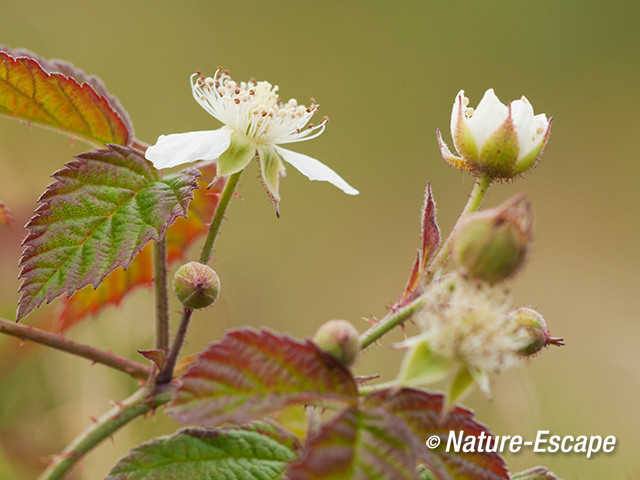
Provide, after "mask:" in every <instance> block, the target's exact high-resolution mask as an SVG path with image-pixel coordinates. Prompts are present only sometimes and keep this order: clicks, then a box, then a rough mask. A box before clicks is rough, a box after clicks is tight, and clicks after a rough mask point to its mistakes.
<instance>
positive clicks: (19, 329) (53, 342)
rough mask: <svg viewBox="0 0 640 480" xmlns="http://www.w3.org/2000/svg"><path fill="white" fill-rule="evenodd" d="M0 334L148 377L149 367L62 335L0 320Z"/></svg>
mask: <svg viewBox="0 0 640 480" xmlns="http://www.w3.org/2000/svg"><path fill="white" fill-rule="evenodd" d="M0 332H1V333H6V334H7V335H11V336H13V337H17V338H20V339H22V340H29V341H31V342H36V343H39V344H41V345H46V346H47V347H51V348H55V349H56V350H61V351H63V352H67V353H71V354H73V355H77V356H79V357H83V358H86V359H88V360H91V361H92V362H95V363H101V364H103V365H107V366H108V367H111V368H115V369H116V370H120V371H122V372H125V373H128V374H129V375H131V376H132V377H133V378H147V377H148V376H149V371H150V369H149V367H147V366H146V365H142V364H141V363H138V362H135V361H133V360H130V359H128V358H124V357H120V356H118V355H115V354H113V353H111V352H105V351H104V350H100V349H99V348H96V347H92V346H91V345H84V344H82V343H77V342H74V341H73V340H70V339H68V338H65V337H63V336H62V335H56V334H54V333H50V332H47V331H44V330H40V329H39V328H35V327H31V326H25V325H21V324H19V323H15V322H11V321H9V320H5V319H4V318H0Z"/></svg>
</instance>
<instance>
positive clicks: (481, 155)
mask: <svg viewBox="0 0 640 480" xmlns="http://www.w3.org/2000/svg"><path fill="white" fill-rule="evenodd" d="M468 105H469V99H468V98H467V97H465V95H464V90H461V91H460V93H458V95H457V96H456V100H455V102H454V104H453V111H452V112H451V136H452V137H453V144H454V146H455V147H456V150H457V153H458V155H454V154H453V153H451V151H450V150H449V148H448V147H447V145H446V144H445V143H444V141H443V140H442V136H441V135H440V131H438V143H439V144H440V152H441V153H442V157H443V158H444V159H445V160H446V161H447V162H448V163H449V164H450V165H452V166H454V167H456V168H459V169H461V170H471V171H473V172H474V173H475V174H476V175H486V176H489V177H491V178H513V177H515V176H517V175H520V174H521V173H523V172H525V171H526V170H528V169H529V168H530V167H531V166H532V165H534V164H535V163H536V162H537V161H538V159H539V158H540V156H541V155H542V151H543V150H544V147H545V145H546V143H547V139H548V138H549V130H550V128H551V119H549V120H547V117H546V115H545V114H544V113H541V114H538V115H534V113H533V107H532V106H531V104H530V103H529V101H528V100H527V99H526V98H525V97H522V98H520V99H519V100H514V101H513V102H509V105H504V104H503V103H502V102H501V101H500V100H499V99H498V97H496V94H495V93H494V92H493V89H489V90H487V91H486V92H485V94H484V97H482V101H481V102H480V103H479V104H478V106H477V108H476V109H475V110H474V109H473V108H469V107H468Z"/></svg>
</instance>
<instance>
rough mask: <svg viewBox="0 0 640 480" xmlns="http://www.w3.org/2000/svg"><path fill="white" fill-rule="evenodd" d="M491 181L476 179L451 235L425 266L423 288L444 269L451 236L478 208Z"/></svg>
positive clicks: (488, 177)
mask: <svg viewBox="0 0 640 480" xmlns="http://www.w3.org/2000/svg"><path fill="white" fill-rule="evenodd" d="M492 180H493V179H492V178H491V177H490V176H488V175H487V176H483V177H480V178H478V179H477V180H476V182H475V183H474V184H473V189H472V190H471V194H469V200H467V204H466V205H465V207H464V210H463V211H462V213H461V214H460V216H459V217H458V220H457V221H456V224H455V225H454V227H453V229H452V230H451V233H449V236H448V237H447V239H446V240H445V242H444V243H443V244H442V247H440V251H439V252H438V255H436V257H435V258H434V259H433V260H432V261H431V263H429V265H427V268H426V273H425V275H424V277H423V278H422V285H423V286H426V285H427V284H428V283H429V282H430V281H431V279H433V276H434V275H435V273H436V272H437V271H438V270H440V269H441V268H442V267H444V265H445V264H446V263H447V260H448V259H449V254H450V253H451V244H452V242H453V236H454V234H455V232H456V230H457V229H458V227H459V226H460V223H461V221H462V219H463V218H464V217H466V216H467V215H469V214H470V213H473V212H476V211H477V210H478V208H480V203H482V199H483V198H484V196H485V194H486V193H487V190H488V189H489V186H490V185H491V181H492Z"/></svg>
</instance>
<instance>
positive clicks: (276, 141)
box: [145, 67, 358, 204]
mask: <svg viewBox="0 0 640 480" xmlns="http://www.w3.org/2000/svg"><path fill="white" fill-rule="evenodd" d="M191 89H192V92H193V98H194V99H195V100H196V101H197V102H198V103H199V104H200V106H201V107H202V108H204V109H205V110H206V111H207V112H208V113H209V114H211V115H212V116H213V117H215V118H216V119H217V120H219V121H220V122H222V123H223V124H224V126H223V127H221V128H219V129H217V130H207V131H199V132H187V133H175V134H171V135H161V136H160V137H159V138H158V141H157V143H156V144H155V145H153V146H151V147H149V148H148V149H147V152H146V154H145V156H146V158H147V159H148V160H150V161H151V162H152V163H153V165H154V166H155V167H156V168H159V169H161V168H170V167H175V166H177V165H181V164H184V163H189V162H193V161H196V160H215V159H218V161H217V172H218V175H220V176H227V175H231V174H233V173H236V172H239V171H240V170H242V169H244V168H245V167H246V166H247V165H248V164H249V162H250V161H251V160H252V159H253V158H254V157H256V156H257V157H258V158H259V161H260V166H261V174H262V178H263V180H264V183H265V186H266V187H267V190H268V192H269V194H270V195H271V197H272V199H273V200H274V202H275V203H276V204H277V202H278V201H279V194H278V184H279V179H280V177H282V176H284V173H285V168H284V165H283V163H282V160H284V161H286V162H287V163H289V164H290V165H293V166H294V167H295V168H296V169H298V170H299V171H300V172H302V173H303V174H304V175H306V176H307V177H309V179H311V180H321V181H325V182H329V183H331V184H332V185H335V186H336V187H338V188H340V189H341V190H342V191H344V192H345V193H347V194H349V195H357V194H358V191H357V190H356V189H354V188H353V187H352V186H351V185H349V184H348V183H347V182H345V181H344V180H343V179H342V177H340V176H339V175H338V174H337V173H335V172H334V171H333V170H331V169H330V168H329V167H327V166H326V165H324V164H323V163H321V162H319V161H318V160H316V159H314V158H312V157H309V156H307V155H303V154H301V153H297V152H293V151H291V150H287V149H284V148H282V147H280V146H279V145H283V144H287V143H294V142H301V141H305V140H310V139H312V138H315V137H317V136H319V135H320V134H321V133H322V132H323V131H324V128H325V126H326V123H327V120H328V119H327V118H326V117H325V118H324V119H323V120H322V122H320V123H319V124H318V125H313V124H311V125H307V124H308V122H309V121H310V119H311V117H312V116H313V114H314V113H315V112H316V110H318V107H319V105H317V104H316V103H314V102H313V101H312V103H311V105H310V106H309V107H305V106H304V105H299V104H298V102H297V101H296V100H295V99H291V100H289V101H288V102H286V103H283V102H282V100H281V99H280V97H279V96H278V87H277V86H272V85H271V84H270V83H268V82H256V81H253V80H252V81H249V82H240V83H237V82H235V81H233V80H232V79H231V77H230V76H229V74H228V72H226V71H223V70H222V68H221V67H219V68H218V70H217V71H216V73H215V75H214V76H213V78H212V77H206V78H205V77H204V76H203V75H201V74H199V73H196V74H193V75H192V76H191Z"/></svg>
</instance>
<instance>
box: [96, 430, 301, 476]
mask: <svg viewBox="0 0 640 480" xmlns="http://www.w3.org/2000/svg"><path fill="white" fill-rule="evenodd" d="M300 449H301V446H300V443H299V442H298V440H297V438H296V437H294V436H292V435H291V434H288V433H287V432H284V431H283V430H280V429H278V428H277V427H275V426H274V425H270V424H265V423H260V424H253V425H249V426H246V427H233V428H226V429H218V430H204V429H196V428H192V429H186V430H182V431H180V432H178V433H177V434H176V435H174V436H171V437H169V436H166V437H160V438H156V439H155V440H152V441H151V442H149V443H146V444H144V445H140V446H139V447H136V448H134V449H133V450H132V451H131V452H130V453H129V454H128V455H127V456H126V457H125V458H123V459H122V460H120V461H119V462H118V464H117V465H116V466H115V467H114V468H113V469H112V470H111V472H109V475H108V476H107V479H106V480H176V479H199V480H205V479H211V480H217V479H234V480H272V479H273V480H275V479H277V478H281V475H282V472H284V470H285V468H286V466H287V464H288V463H289V462H291V461H293V460H295V459H296V458H297V457H298V452H299V450H300Z"/></svg>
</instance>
